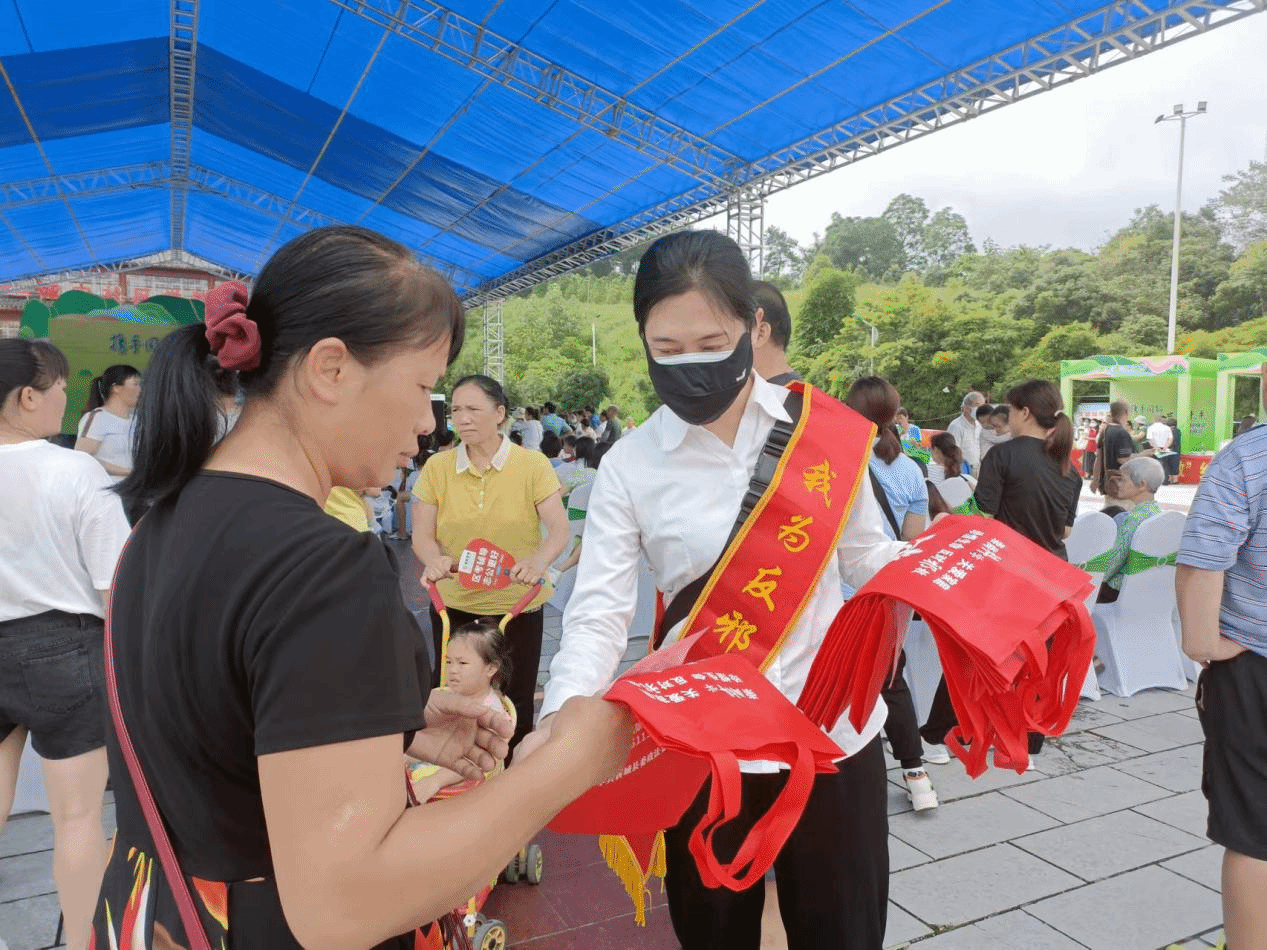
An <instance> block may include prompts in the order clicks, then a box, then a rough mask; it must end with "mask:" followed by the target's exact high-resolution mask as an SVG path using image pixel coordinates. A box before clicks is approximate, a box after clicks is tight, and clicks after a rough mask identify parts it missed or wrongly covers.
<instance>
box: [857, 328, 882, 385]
mask: <svg viewBox="0 0 1267 950" xmlns="http://www.w3.org/2000/svg"><path fill="white" fill-rule="evenodd" d="M853 318H854V319H855V320H857V321H858V322H859V323H861V324H864V325H866V326H869V327H870V328H871V375H872V376H874V375H875V347H876V344H877V343H879V342H880V331H879V330H877V329H876V328H875V324H874V323H867V321H866V320H863V319H862V317H860V316H858V315H857V314H856V313H855V314H854V315H853Z"/></svg>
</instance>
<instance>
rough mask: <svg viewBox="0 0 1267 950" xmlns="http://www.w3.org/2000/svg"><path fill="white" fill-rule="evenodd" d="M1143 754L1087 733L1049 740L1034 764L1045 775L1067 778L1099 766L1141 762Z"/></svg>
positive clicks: (1141, 751)
mask: <svg viewBox="0 0 1267 950" xmlns="http://www.w3.org/2000/svg"><path fill="white" fill-rule="evenodd" d="M1143 754H1144V752H1143V750H1141V749H1137V748H1136V747H1135V746H1132V745H1127V744H1126V743H1124V742H1116V741H1114V740H1113V739H1106V738H1104V737H1103V736H1101V735H1098V734H1097V733H1094V732H1090V731H1088V732H1075V733H1073V734H1072V735H1066V736H1060V737H1058V738H1055V739H1049V740H1048V741H1047V742H1046V743H1045V744H1044V745H1043V751H1042V752H1041V753H1040V754H1039V755H1038V756H1036V757H1035V760H1034V762H1035V764H1036V765H1037V766H1038V768H1039V770H1040V771H1041V772H1042V773H1043V774H1044V775H1068V774H1070V773H1071V772H1080V771H1082V770H1083V769H1092V768H1095V767H1096V766H1097V765H1111V764H1112V763H1114V762H1123V761H1126V760H1129V759H1133V758H1138V757H1139V756H1141V755H1143Z"/></svg>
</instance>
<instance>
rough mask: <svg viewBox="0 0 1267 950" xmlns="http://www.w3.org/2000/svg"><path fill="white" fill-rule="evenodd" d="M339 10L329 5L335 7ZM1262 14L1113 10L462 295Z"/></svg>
mask: <svg viewBox="0 0 1267 950" xmlns="http://www.w3.org/2000/svg"><path fill="white" fill-rule="evenodd" d="M336 2H338V0H336ZM1263 10H1267V0H1229V2H1225V3H1221V2H1214V0H1172V2H1170V3H1168V4H1167V5H1166V6H1165V7H1164V8H1163V9H1160V10H1151V9H1148V8H1145V7H1142V6H1140V5H1138V4H1136V3H1133V2H1129V0H1126V2H1115V3H1111V4H1108V5H1106V6H1104V7H1102V8H1100V9H1099V10H1097V11H1095V12H1094V13H1092V14H1088V15H1086V16H1083V17H1080V18H1078V19H1077V20H1074V21H1072V22H1070V23H1067V24H1065V25H1063V26H1061V27H1058V28H1056V29H1054V30H1050V31H1048V32H1047V33H1044V34H1042V35H1041V36H1038V37H1036V38H1034V39H1030V40H1027V41H1025V42H1024V43H1020V44H1018V45H1016V46H1014V47H1012V48H1011V49H1008V50H1005V51H1003V52H1001V53H998V54H995V55H993V56H989V57H986V58H985V59H983V60H980V61H979V62H977V63H974V64H973V65H971V66H968V67H966V68H964V69H961V70H957V71H955V72H953V73H950V74H948V75H946V76H944V77H942V78H940V79H938V80H937V81H935V82H932V83H928V84H926V85H924V86H921V87H919V88H918V89H914V90H912V91H910V92H908V93H904V94H903V95H901V96H897V97H895V98H893V99H890V100H889V101H888V102H885V103H882V104H880V105H878V106H875V107H874V108H871V109H868V110H866V111H864V112H862V113H859V114H858V115H856V116H853V117H851V118H849V119H846V120H845V121H843V122H840V123H838V124H836V125H833V126H831V127H830V128H827V129H825V130H823V131H822V132H819V133H817V134H816V135H813V136H810V137H808V138H806V139H803V140H802V141H800V142H798V143H795V144H794V145H791V146H789V147H787V148H783V149H779V150H778V151H776V152H773V153H771V154H770V155H768V156H766V157H765V158H763V159H760V160H759V161H757V162H754V163H752V164H751V165H750V166H748V168H747V169H746V170H745V172H744V173H743V174H742V175H741V176H740V180H738V181H736V182H735V183H734V186H733V187H731V188H729V189H726V190H719V189H718V188H716V187H713V186H711V185H709V184H701V185H698V186H696V187H695V188H692V189H690V190H689V191H687V192H685V193H683V194H681V195H677V196H675V197H673V198H670V199H668V200H666V201H664V202H661V203H660V204H657V205H654V206H652V207H650V208H647V209H645V210H643V211H641V212H639V213H638V214H636V215H634V216H632V217H629V218H626V219H625V220H624V221H621V222H618V223H616V224H613V225H611V226H609V227H607V228H602V229H600V230H598V231H595V232H593V233H591V234H588V235H586V236H585V237H583V238H581V239H579V240H577V241H574V242H572V243H571V244H568V245H566V246H564V247H561V248H559V249H557V250H555V251H552V252H550V253H549V254H545V255H543V256H541V257H539V258H537V259H535V260H533V261H529V262H528V263H526V264H524V265H523V266H522V267H518V268H516V269H515V270H513V271H510V272H508V273H506V274H503V275H502V276H500V277H498V278H495V279H493V280H490V281H487V282H486V283H484V284H483V285H481V286H480V287H478V288H477V289H476V290H475V291H474V292H471V293H468V294H467V296H466V298H465V299H466V303H467V304H468V305H474V304H476V303H478V302H479V301H481V300H482V299H484V298H485V297H496V296H504V295H509V294H514V293H518V292H520V291H523V290H527V289H528V288H530V287H533V286H535V285H536V284H539V283H541V282H542V281H545V280H549V279H550V278H552V277H556V276H558V275H560V274H564V273H566V272H568V271H570V270H573V269H575V268H577V267H583V266H585V265H586V264H590V263H593V262H594V261H596V260H600V259H601V258H603V257H606V256H608V255H610V254H614V253H616V252H617V251H622V250H625V249H626V248H629V247H633V246H635V245H637V244H640V243H642V242H643V241H646V240H649V239H651V238H654V237H657V236H659V235H661V234H665V233H667V232H669V231H674V230H678V229H680V228H684V227H688V226H690V225H692V224H696V223H698V222H700V221H703V220H704V219H706V218H711V217H714V216H715V215H719V214H724V213H725V212H726V210H727V208H728V206H729V204H730V202H731V201H732V200H733V198H734V196H735V194H736V193H743V192H747V193H748V194H749V195H751V196H759V197H766V196H768V195H771V194H773V193H775V192H778V191H783V190H785V189H787V188H791V187H792V186H794V185H798V184H800V183H801V182H803V181H808V180H810V179H812V178H817V177H818V176H820V175H825V174H827V173H828V172H831V171H835V170H836V169H837V168H841V167H843V166H845V165H850V164H853V163H854V162H856V161H859V160H861V159H863V158H867V157H869V156H871V155H876V154H879V153H880V152H882V151H886V150H888V149H890V148H893V147H894V146H896V145H900V144H902V143H904V142H909V141H911V140H913V139H916V138H920V137H922V136H924V135H928V134H930V133H932V132H936V131H937V130H939V129H942V128H945V127H947V126H950V125H955V124H957V123H959V122H964V121H967V120H968V119H972V118H975V117H976V116H978V115H982V114H984V113H986V112H990V111H993V110H994V109H997V108H1001V107H1003V106H1005V105H1010V104H1011V103H1013V102H1019V101H1020V100H1022V99H1027V98H1029V97H1030V96H1033V95H1037V94H1038V93H1041V92H1046V91H1047V90H1049V89H1053V88H1055V87H1056V86H1060V85H1063V84H1065V83H1066V82H1072V81H1073V80H1076V79H1081V78H1083V77H1084V76H1089V75H1092V74H1093V73H1097V72H1100V71H1101V70H1103V69H1107V68H1108V67H1110V66H1114V65H1117V64H1119V63H1124V62H1128V61H1129V60H1132V59H1135V58H1138V57H1139V56H1142V55H1144V54H1146V53H1150V52H1153V51H1155V50H1157V49H1161V48H1162V47H1165V46H1169V45H1172V44H1173V43H1176V42H1179V41H1181V40H1184V39H1187V38H1188V37H1191V36H1196V35H1199V34H1201V33H1205V32H1208V31H1209V30H1211V29H1215V28H1217V27H1220V26H1224V25H1226V24H1228V23H1232V22H1234V21H1236V20H1239V19H1242V18H1243V17H1246V16H1249V15H1251V14H1254V13H1258V12H1261V11H1263Z"/></svg>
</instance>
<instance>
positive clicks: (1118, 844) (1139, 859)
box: [1012, 811, 1205, 881]
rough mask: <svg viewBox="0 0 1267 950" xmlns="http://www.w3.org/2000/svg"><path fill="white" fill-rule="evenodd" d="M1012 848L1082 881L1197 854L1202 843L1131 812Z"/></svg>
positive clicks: (1031, 838) (1032, 837)
mask: <svg viewBox="0 0 1267 950" xmlns="http://www.w3.org/2000/svg"><path fill="white" fill-rule="evenodd" d="M1012 844H1014V845H1016V846H1017V847H1018V848H1024V849H1025V850H1026V851H1028V852H1030V854H1033V855H1036V856H1038V857H1040V858H1042V859H1043V860H1045V861H1050V862H1051V863H1052V864H1054V865H1056V867H1058V868H1062V869H1064V870H1066V871H1068V872H1069V873H1071V874H1076V875H1078V877H1080V878H1082V879H1083V880H1084V881H1098V880H1101V879H1102V878H1106V877H1109V876H1111V875H1113V874H1120V873H1121V872H1123V871H1129V870H1131V869H1132V868H1138V867H1143V866H1144V865H1145V864H1155V863H1157V862H1158V861H1162V860H1164V859H1166V858H1171V857H1174V856H1176V855H1180V854H1185V853H1188V852H1191V851H1196V850H1199V849H1200V848H1201V847H1202V846H1203V845H1204V844H1205V840H1204V839H1203V838H1198V837H1196V836H1195V835H1190V834H1188V833H1186V832H1183V831H1180V830H1179V829H1177V828H1172V827H1171V826H1170V825H1167V824H1163V823H1162V822H1160V821H1155V820H1153V819H1152V818H1148V817H1145V816H1144V815H1139V814H1136V813H1135V812H1133V811H1119V812H1114V813H1113V814H1111V815H1102V816H1100V817H1099V818H1091V819H1088V820H1087V821H1080V822H1078V823H1076V824H1072V825H1064V826H1063V827H1060V828H1052V829H1051V830H1050V831H1040V832H1039V833H1038V834H1035V835H1029V836H1028V837H1025V838H1016V839H1014V840H1013V841H1012Z"/></svg>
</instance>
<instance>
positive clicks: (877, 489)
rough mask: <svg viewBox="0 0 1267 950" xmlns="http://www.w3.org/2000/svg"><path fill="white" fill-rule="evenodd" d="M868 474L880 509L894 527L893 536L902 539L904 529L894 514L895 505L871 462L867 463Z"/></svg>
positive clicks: (890, 525)
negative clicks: (890, 500)
mask: <svg viewBox="0 0 1267 950" xmlns="http://www.w3.org/2000/svg"><path fill="white" fill-rule="evenodd" d="M867 474H868V475H870V476H871V490H872V491H873V492H874V493H875V500H876V501H878V502H879V503H880V510H881V511H883V512H884V517H885V518H887V519H888V521H889V527H891V528H892V529H893V537H895V538H897V540H899V541H901V540H902V529H901V528H900V527H899V526H898V523H897V516H896V515H895V514H893V506H892V505H890V504H889V496H888V495H886V494H885V493H884V486H883V485H881V484H880V479H878V478H877V477H876V474H875V469H873V468H872V467H871V465H870V463H868V464H867Z"/></svg>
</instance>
